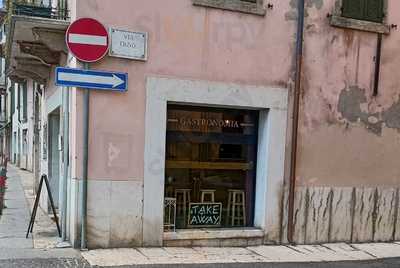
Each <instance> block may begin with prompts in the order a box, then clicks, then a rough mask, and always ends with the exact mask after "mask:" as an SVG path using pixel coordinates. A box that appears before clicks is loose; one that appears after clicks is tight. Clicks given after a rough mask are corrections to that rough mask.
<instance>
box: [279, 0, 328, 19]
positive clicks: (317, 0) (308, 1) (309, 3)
mask: <svg viewBox="0 0 400 268" xmlns="http://www.w3.org/2000/svg"><path fill="white" fill-rule="evenodd" d="M297 2H298V0H290V2H289V5H290V7H291V8H292V9H293V10H291V11H288V12H286V13H285V20H297ZM323 5H324V1H323V0H305V10H304V17H308V9H310V8H313V7H315V8H316V9H317V10H320V9H321V8H322V6H323Z"/></svg>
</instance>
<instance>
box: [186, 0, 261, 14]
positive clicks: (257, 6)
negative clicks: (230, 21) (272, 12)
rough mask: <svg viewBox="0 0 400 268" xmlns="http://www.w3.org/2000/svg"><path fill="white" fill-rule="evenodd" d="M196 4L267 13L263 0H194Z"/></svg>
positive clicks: (245, 11) (252, 12) (253, 12)
mask: <svg viewBox="0 0 400 268" xmlns="http://www.w3.org/2000/svg"><path fill="white" fill-rule="evenodd" d="M192 2H193V4H194V5H197V6H205V7H212V8H219V9H226V10H231V11H239V12H244V13H250V14H256V15H261V16H264V15H265V9H264V7H263V0H224V1H220V0H192Z"/></svg>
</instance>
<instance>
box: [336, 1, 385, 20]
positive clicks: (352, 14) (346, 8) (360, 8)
mask: <svg viewBox="0 0 400 268" xmlns="http://www.w3.org/2000/svg"><path fill="white" fill-rule="evenodd" d="M383 1H384V0H343V5H342V16H343V17H346V18H352V19H357V20H366V21H372V22H379V23H381V22H382V21H383Z"/></svg>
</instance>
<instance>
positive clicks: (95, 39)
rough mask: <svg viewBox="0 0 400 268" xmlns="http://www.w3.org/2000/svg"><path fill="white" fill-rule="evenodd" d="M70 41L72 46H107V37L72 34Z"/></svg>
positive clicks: (69, 37)
mask: <svg viewBox="0 0 400 268" xmlns="http://www.w3.org/2000/svg"><path fill="white" fill-rule="evenodd" d="M68 41H69V42H70V43H72V44H82V45H97V46H107V36H100V35H89V34H74V33H70V34H69V36H68Z"/></svg>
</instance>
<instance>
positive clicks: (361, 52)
mask: <svg viewBox="0 0 400 268" xmlns="http://www.w3.org/2000/svg"><path fill="white" fill-rule="evenodd" d="M335 4H336V1H335V0H324V1H311V0H310V1H307V5H306V9H307V16H306V19H305V40H304V45H305V48H304V69H303V84H302V92H301V93H302V94H301V111H300V128H299V152H298V159H299V163H298V170H297V176H298V177H297V179H298V183H299V185H304V186H337V187H361V186H372V187H373V186H388V187H390V186H394V187H396V186H399V184H400V168H399V165H398V161H397V160H396V159H398V156H399V154H400V80H399V79H398V74H397V72H398V66H400V55H399V54H398V51H399V49H398V44H399V42H400V32H399V31H396V30H393V31H392V32H391V33H390V34H389V35H385V36H384V37H383V47H382V61H381V77H380V85H379V94H378V96H377V97H373V96H372V91H373V84H374V70H375V62H374V60H375V59H374V57H375V54H376V46H377V34H376V33H369V32H362V31H356V30H351V29H341V28H335V27H332V26H330V24H329V20H328V19H327V18H326V14H328V13H332V12H333V10H334V7H335ZM388 6H389V11H388V17H387V21H388V23H392V22H397V21H400V13H399V12H395V11H396V10H399V8H400V2H398V1H393V0H392V1H388ZM396 46H397V47H396ZM396 66H397V67H396Z"/></svg>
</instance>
